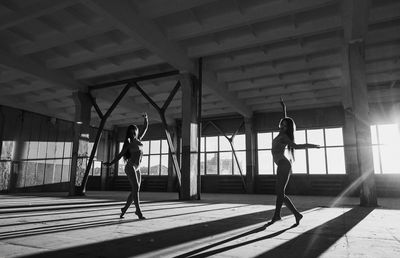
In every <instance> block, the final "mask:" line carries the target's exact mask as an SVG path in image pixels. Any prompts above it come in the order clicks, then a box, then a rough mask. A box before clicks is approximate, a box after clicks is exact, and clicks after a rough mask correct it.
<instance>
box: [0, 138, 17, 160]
mask: <svg viewBox="0 0 400 258" xmlns="http://www.w3.org/2000/svg"><path fill="white" fill-rule="evenodd" d="M14 144H15V142H14V141H3V142H2V146H1V158H0V159H2V160H11V159H12V156H13V153H14Z"/></svg>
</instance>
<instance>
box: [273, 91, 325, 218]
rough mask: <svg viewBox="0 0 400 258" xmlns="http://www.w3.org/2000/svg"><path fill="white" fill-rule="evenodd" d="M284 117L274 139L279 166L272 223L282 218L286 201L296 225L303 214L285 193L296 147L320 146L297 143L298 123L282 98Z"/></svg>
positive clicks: (274, 157)
mask: <svg viewBox="0 0 400 258" xmlns="http://www.w3.org/2000/svg"><path fill="white" fill-rule="evenodd" d="M281 105H282V108H283V114H284V118H282V119H281V121H280V122H279V134H278V135H277V136H276V137H275V138H274V139H273V141H272V150H271V151H272V157H273V160H274V162H275V164H276V165H277V166H278V169H277V172H276V189H275V191H276V204H275V213H274V216H273V217H272V220H271V222H270V223H271V224H272V223H274V222H275V221H277V220H281V208H282V204H283V203H285V205H286V207H288V208H289V210H290V211H291V212H292V213H293V215H294V216H295V218H296V225H298V224H299V222H300V220H301V219H302V218H303V215H301V214H300V212H299V211H298V210H297V209H296V207H295V206H294V205H293V203H292V201H291V200H290V199H289V197H288V196H287V195H286V194H285V190H286V185H287V183H288V182H289V177H290V173H291V172H292V160H293V161H294V149H305V148H319V145H315V144H308V143H306V144H296V143H295V142H294V132H295V131H296V124H295V123H294V121H293V119H292V118H290V117H288V116H287V114H286V105H285V103H284V102H283V99H282V98H281ZM286 146H287V147H288V150H289V156H290V161H289V160H288V159H287V158H286V157H285V155H284V152H285V149H286Z"/></svg>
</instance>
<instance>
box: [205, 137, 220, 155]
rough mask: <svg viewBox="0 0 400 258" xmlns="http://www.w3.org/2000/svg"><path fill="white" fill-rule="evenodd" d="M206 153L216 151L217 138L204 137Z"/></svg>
mask: <svg viewBox="0 0 400 258" xmlns="http://www.w3.org/2000/svg"><path fill="white" fill-rule="evenodd" d="M206 151H218V136H213V137H206Z"/></svg>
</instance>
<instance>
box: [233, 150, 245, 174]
mask: <svg viewBox="0 0 400 258" xmlns="http://www.w3.org/2000/svg"><path fill="white" fill-rule="evenodd" d="M236 156H237V158H238V161H239V165H240V168H241V170H242V173H243V175H244V176H246V152H245V151H237V152H236ZM233 174H234V175H240V172H239V168H238V166H237V163H236V160H235V157H233Z"/></svg>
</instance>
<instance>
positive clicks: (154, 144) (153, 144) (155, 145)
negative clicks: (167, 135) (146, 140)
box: [150, 140, 160, 154]
mask: <svg viewBox="0 0 400 258" xmlns="http://www.w3.org/2000/svg"><path fill="white" fill-rule="evenodd" d="M159 153H160V141H159V140H156V141H150V154H159Z"/></svg>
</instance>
